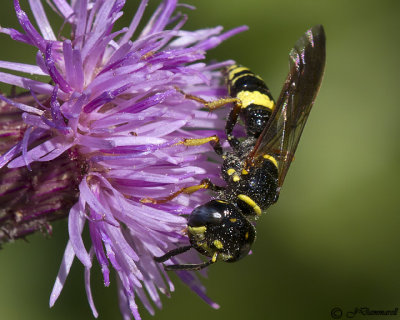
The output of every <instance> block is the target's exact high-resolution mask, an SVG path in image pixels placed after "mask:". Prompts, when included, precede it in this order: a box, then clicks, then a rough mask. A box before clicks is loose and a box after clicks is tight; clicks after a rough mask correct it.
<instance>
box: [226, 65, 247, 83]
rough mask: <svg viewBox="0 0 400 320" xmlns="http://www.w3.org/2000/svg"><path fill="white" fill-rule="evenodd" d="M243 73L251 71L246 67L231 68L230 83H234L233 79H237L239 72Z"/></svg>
mask: <svg viewBox="0 0 400 320" xmlns="http://www.w3.org/2000/svg"><path fill="white" fill-rule="evenodd" d="M242 71H250V70H249V69H248V68H245V67H238V66H235V68H232V69H231V68H229V69H228V72H229V73H228V79H229V81H232V79H234V78H235V74H237V73H239V72H242Z"/></svg>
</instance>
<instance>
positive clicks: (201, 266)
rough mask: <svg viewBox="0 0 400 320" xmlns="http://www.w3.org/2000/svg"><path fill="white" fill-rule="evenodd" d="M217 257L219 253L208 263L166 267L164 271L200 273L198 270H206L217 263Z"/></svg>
mask: <svg viewBox="0 0 400 320" xmlns="http://www.w3.org/2000/svg"><path fill="white" fill-rule="evenodd" d="M217 257H218V253H217V252H215V253H214V255H213V257H212V258H211V259H210V260H208V261H206V262H203V263H199V264H172V265H169V266H164V269H165V270H166V271H180V270H184V271H198V270H201V269H204V268H206V267H208V266H209V265H211V264H213V263H215V262H216V261H217Z"/></svg>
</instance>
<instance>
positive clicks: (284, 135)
mask: <svg viewBox="0 0 400 320" xmlns="http://www.w3.org/2000/svg"><path fill="white" fill-rule="evenodd" d="M289 63H290V70H289V74H288V76H287V79H286V81H285V83H284V85H283V89H282V92H281V94H280V96H279V98H278V101H277V104H276V108H275V109H274V111H273V113H272V115H271V118H270V119H269V121H268V123H267V125H266V127H265V129H264V130H263V132H262V133H261V135H260V137H259V138H258V140H257V142H256V145H255V147H254V149H253V150H252V151H251V152H250V154H249V156H248V158H247V163H248V164H251V163H255V162H257V161H259V160H260V159H261V158H262V157H263V156H264V155H266V154H268V155H271V156H273V157H274V158H275V159H276V161H277V163H278V186H279V187H278V190H277V193H278V194H279V192H280V188H281V186H282V184H283V181H284V180H285V177H286V173H287V171H288V169H289V166H290V163H291V162H292V160H293V156H294V153H295V151H296V148H297V145H298V143H299V139H300V136H301V133H302V132H303V129H304V125H305V124H306V121H307V118H308V115H309V113H310V111H311V107H312V105H313V103H314V100H315V97H316V95H317V93H318V90H319V87H320V84H321V80H322V76H323V73H324V66H325V33H324V29H323V27H322V26H321V25H317V26H314V27H313V28H311V29H309V30H308V31H307V32H306V33H305V34H304V35H303V36H302V37H301V38H300V39H299V40H298V41H297V42H296V44H295V46H294V48H293V49H292V50H291V51H290V54H289Z"/></svg>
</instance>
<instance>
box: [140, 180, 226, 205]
mask: <svg viewBox="0 0 400 320" xmlns="http://www.w3.org/2000/svg"><path fill="white" fill-rule="evenodd" d="M201 189H210V190H212V191H221V190H224V189H225V188H224V187H220V186H217V185H215V184H213V183H212V182H211V181H210V180H209V179H204V180H201V182H200V184H198V185H195V186H190V187H186V188H182V189H179V190H178V191H176V192H174V193H173V194H171V195H169V196H168V197H166V198H162V199H153V198H144V199H141V200H140V202H142V203H153V204H159V203H166V202H169V201H171V200H172V199H174V198H176V197H177V196H178V195H180V194H181V193H185V194H192V193H194V192H196V191H199V190H201Z"/></svg>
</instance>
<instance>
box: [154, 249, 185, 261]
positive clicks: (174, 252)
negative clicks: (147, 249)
mask: <svg viewBox="0 0 400 320" xmlns="http://www.w3.org/2000/svg"><path fill="white" fill-rule="evenodd" d="M191 248H192V246H185V247H179V248H176V249H173V250H171V251H168V252H167V253H166V254H164V255H163V256H161V257H154V261H156V262H164V261H167V260H168V259H170V258H172V257H174V256H177V255H178V254H181V253H184V252H186V251H188V250H190V249H191Z"/></svg>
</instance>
